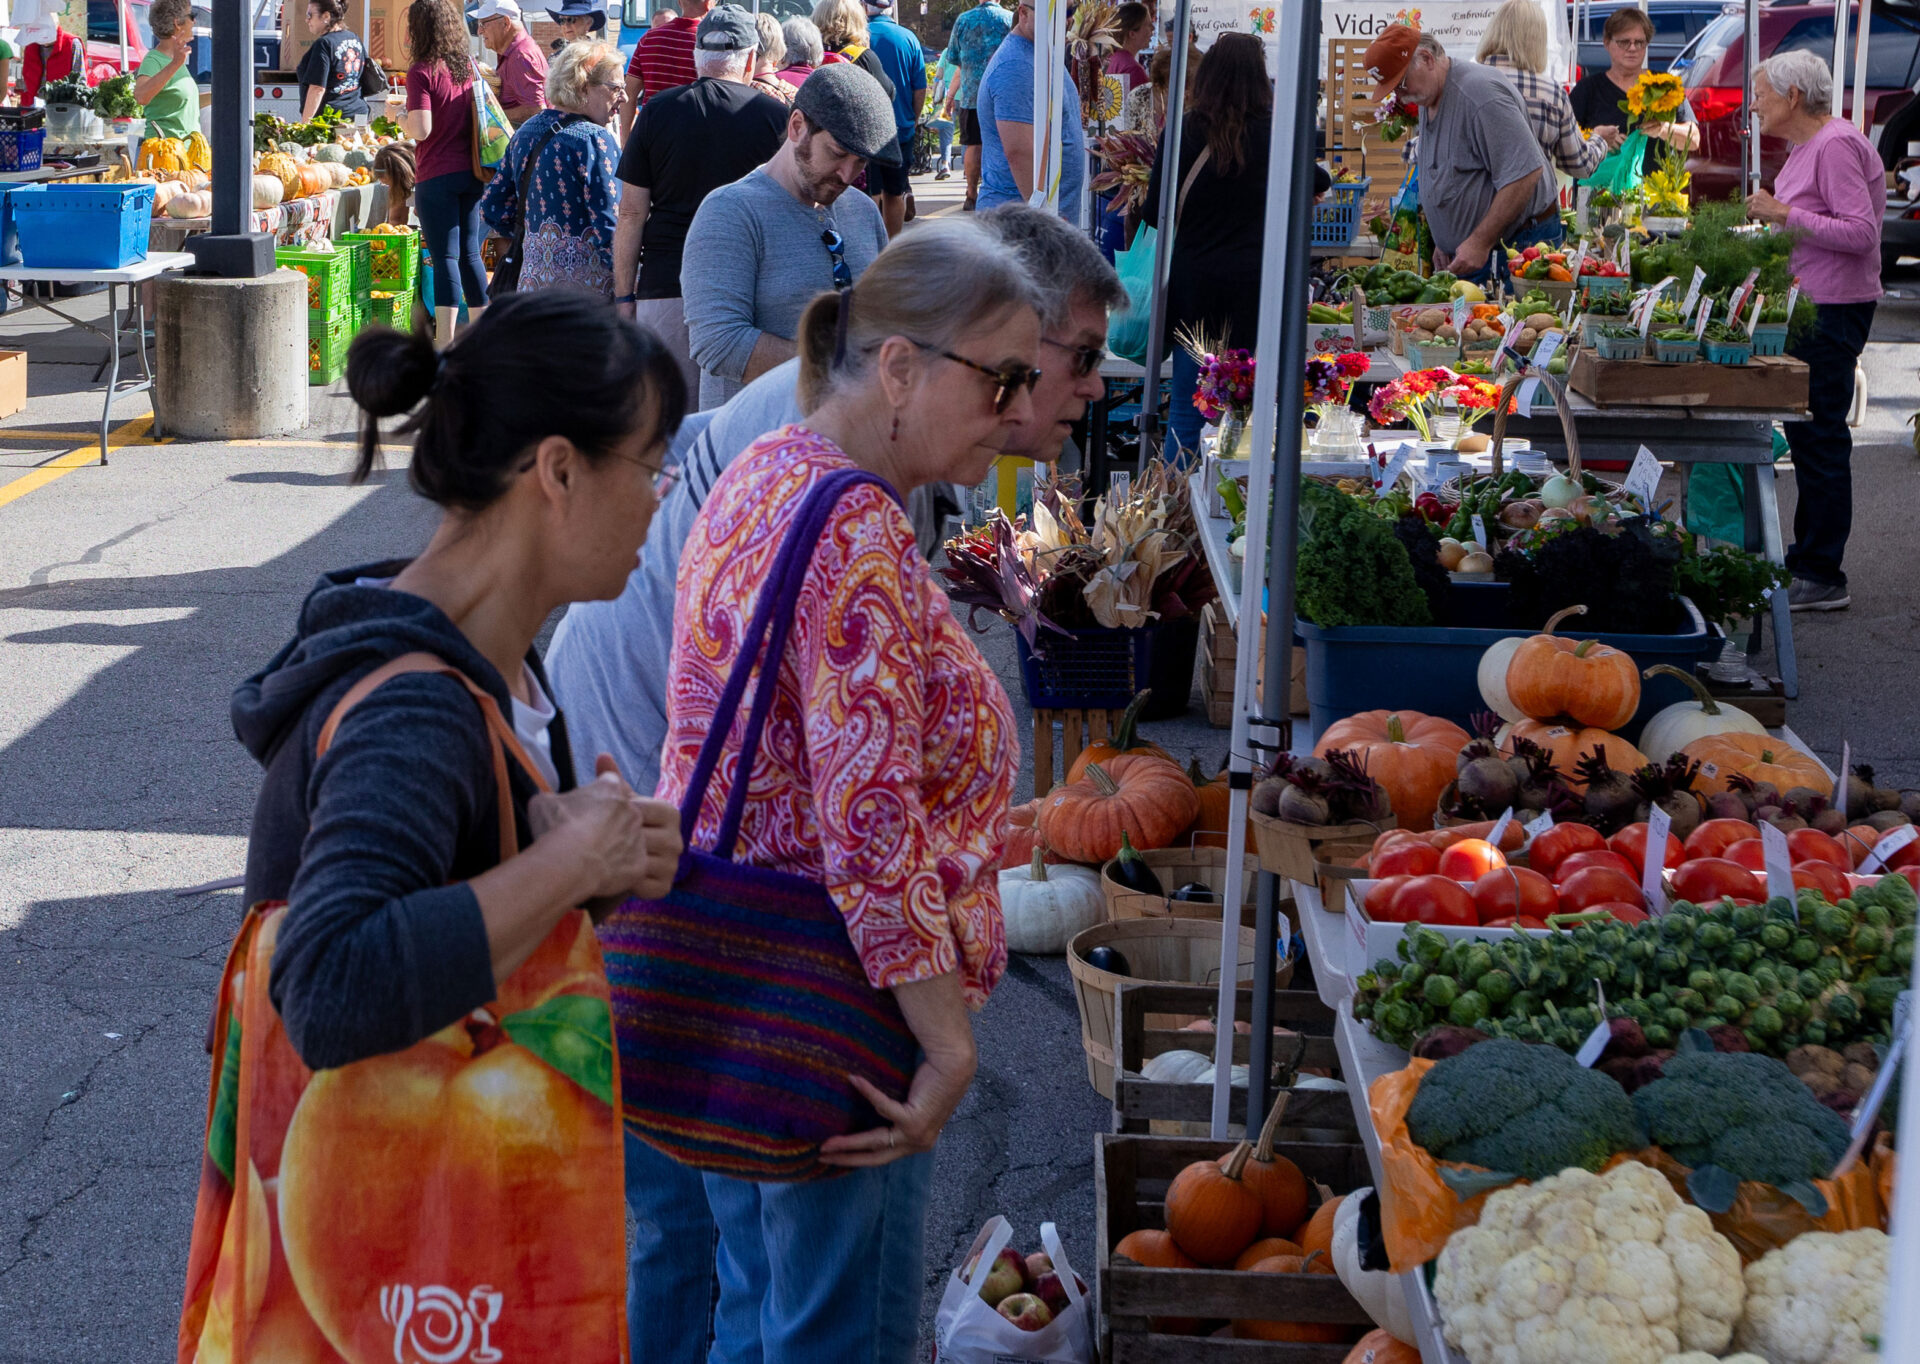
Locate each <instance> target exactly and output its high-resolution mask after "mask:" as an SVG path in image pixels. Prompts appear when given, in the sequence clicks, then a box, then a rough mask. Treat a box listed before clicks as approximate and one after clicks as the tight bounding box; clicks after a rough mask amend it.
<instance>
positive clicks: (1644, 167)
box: [1567, 70, 1693, 175]
mask: <svg viewBox="0 0 1920 1364" xmlns="http://www.w3.org/2000/svg"><path fill="white" fill-rule="evenodd" d="M1567 102H1568V103H1569V104H1571V105H1573V116H1574V118H1575V119H1576V120H1577V121H1578V122H1579V124H1580V126H1581V127H1582V128H1585V129H1587V130H1588V131H1592V130H1593V129H1595V128H1608V127H1612V128H1618V129H1620V131H1621V132H1626V131H1627V125H1628V123H1629V122H1630V121H1631V117H1632V116H1631V115H1630V114H1628V113H1627V111H1626V110H1625V109H1622V108H1621V107H1620V106H1621V105H1622V104H1625V103H1626V102H1627V92H1626V91H1624V90H1622V89H1621V88H1620V87H1619V86H1617V85H1615V84H1614V83H1613V77H1611V76H1609V75H1608V74H1607V73H1606V72H1605V71H1604V70H1600V71H1589V72H1588V73H1587V74H1586V75H1584V76H1582V77H1581V78H1580V82H1579V84H1577V85H1575V86H1574V87H1573V89H1572V90H1570V91H1568V92H1567ZM1673 121H1674V122H1675V123H1691V122H1693V109H1692V107H1691V106H1689V105H1685V104H1683V105H1681V106H1680V112H1679V113H1677V114H1675V115H1674V117H1673ZM1661 145H1662V144H1660V143H1658V142H1655V141H1653V140H1652V139H1651V138H1649V139H1648V140H1647V150H1646V154H1645V155H1644V156H1642V157H1641V158H1640V171H1641V174H1643V175H1644V174H1646V173H1648V172H1650V171H1654V170H1658V169H1659V166H1660V147H1661Z"/></svg>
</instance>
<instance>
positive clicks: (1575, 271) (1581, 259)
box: [1567, 242, 1587, 279]
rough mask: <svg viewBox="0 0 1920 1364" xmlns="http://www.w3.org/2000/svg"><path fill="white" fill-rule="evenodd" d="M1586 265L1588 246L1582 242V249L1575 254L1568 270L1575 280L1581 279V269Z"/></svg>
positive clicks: (1568, 265)
mask: <svg viewBox="0 0 1920 1364" xmlns="http://www.w3.org/2000/svg"><path fill="white" fill-rule="evenodd" d="M1586 263H1587V244H1586V243H1585V242H1582V243H1580V249H1579V250H1578V251H1576V252H1574V253H1573V259H1572V260H1571V261H1570V262H1568V264H1567V270H1568V272H1569V273H1571V274H1572V276H1573V277H1574V278H1575V279H1579V278H1580V267H1581V266H1583V265H1585V264H1586Z"/></svg>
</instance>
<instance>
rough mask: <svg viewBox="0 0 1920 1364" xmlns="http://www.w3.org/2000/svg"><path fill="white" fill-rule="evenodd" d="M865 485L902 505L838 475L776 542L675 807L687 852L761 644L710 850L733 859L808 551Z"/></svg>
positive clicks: (817, 489)
mask: <svg viewBox="0 0 1920 1364" xmlns="http://www.w3.org/2000/svg"><path fill="white" fill-rule="evenodd" d="M862 483H871V484H874V485H875V486H877V487H879V488H881V489H884V490H885V492H886V493H887V495H888V496H889V497H891V498H893V499H894V500H895V501H896V502H898V501H899V500H900V494H899V493H897V492H895V491H894V489H893V487H892V485H891V484H889V483H887V482H886V481H885V480H884V479H881V478H879V477H878V476H876V475H874V474H870V473H867V472H866V471H865V470H862V469H840V470H836V471H835V472H833V473H831V474H828V475H827V476H826V477H825V478H823V479H821V480H820V481H819V482H817V483H815V484H814V485H813V486H812V487H811V488H809V489H808V490H807V494H806V499H805V501H803V502H802V503H801V504H800V510H799V511H798V512H797V513H795V515H794V518H793V523H792V524H791V525H790V526H788V528H787V533H786V537H785V538H784V539H783V540H782V541H781V542H780V552H779V553H778V554H777V555H776V556H775V557H774V561H773V567H772V569H771V570H770V571H769V572H768V574H767V581H766V583H765V584H764V585H763V586H762V587H761V589H760V600H759V602H758V603H757V604H756V605H755V607H754V612H753V619H752V621H751V622H750V623H749V624H748V625H747V630H746V633H745V634H744V635H743V636H741V639H740V653H739V656H738V657H737V658H735V659H734V663H733V671H732V672H731V673H730V674H728V677H727V687H726V690H725V691H723V692H722V693H721V694H720V701H719V704H717V705H716V706H715V707H714V712H713V719H712V721H711V722H710V726H711V727H710V728H709V729H708V730H707V738H706V742H705V743H703V744H702V745H701V746H700V756H699V758H698V760H697V761H696V762H695V763H694V768H693V776H692V778H691V779H690V780H689V781H688V783H687V794H686V799H685V800H684V801H682V802H681V805H680V834H681V837H682V838H683V839H685V840H686V843H687V846H688V847H692V846H693V830H694V826H695V825H696V824H698V823H699V821H700V809H701V807H702V805H704V804H705V802H706V798H707V787H708V786H709V785H710V784H711V783H712V781H713V776H714V773H715V772H716V771H717V770H718V769H719V766H720V755H721V753H722V752H723V751H724V750H725V748H726V743H727V738H728V736H729V735H730V734H732V732H733V722H734V720H735V718H736V717H737V716H738V715H739V713H740V702H741V701H742V700H743V699H744V698H745V697H746V693H747V683H748V682H749V681H750V680H751V678H752V676H753V669H754V665H755V663H756V662H758V661H759V660H760V659H761V657H762V653H761V644H762V642H763V641H764V643H765V645H766V650H765V655H764V657H765V661H764V663H762V664H761V670H760V685H759V686H758V687H757V688H756V689H755V691H754V697H753V709H752V710H751V711H750V712H749V713H748V716H747V731H746V734H745V736H744V737H743V738H742V740H741V747H740V761H739V764H738V765H737V767H736V768H735V773H736V778H735V781H734V784H733V789H732V790H731V791H729V792H728V793H727V806H726V811H725V813H724V814H723V816H722V817H721V821H720V832H719V835H718V837H716V838H715V839H714V845H713V853H714V856H716V857H721V858H726V859H729V860H730V859H731V858H732V857H733V849H734V845H735V843H737V842H738V840H739V837H740V821H741V819H742V817H743V816H744V815H745V813H746V808H747V785H748V781H749V778H750V775H751V773H752V772H753V762H754V758H755V757H756V756H757V755H758V753H759V751H760V735H761V733H762V731H764V730H765V728H766V724H767V714H768V712H769V711H771V710H772V709H773V698H774V694H775V692H777V691H778V690H779V677H780V660H781V658H782V657H783V656H784V655H785V654H786V648H787V637H788V635H789V634H790V633H791V631H792V626H793V617H794V613H795V610H796V609H797V607H798V605H799V601H800V588H801V586H802V585H803V584H804V583H805V582H806V577H807V566H808V564H810V563H811V562H812V561H813V547H814V545H815V544H816V543H818V541H819V539H820V536H821V533H822V532H823V531H824V530H825V529H826V525H827V521H828V519H829V518H830V517H831V516H832V515H833V509H834V507H835V506H836V505H838V503H839V501H840V498H841V497H842V496H843V495H844V494H845V493H846V492H847V490H848V489H850V488H853V487H856V486H858V485H860V484H862Z"/></svg>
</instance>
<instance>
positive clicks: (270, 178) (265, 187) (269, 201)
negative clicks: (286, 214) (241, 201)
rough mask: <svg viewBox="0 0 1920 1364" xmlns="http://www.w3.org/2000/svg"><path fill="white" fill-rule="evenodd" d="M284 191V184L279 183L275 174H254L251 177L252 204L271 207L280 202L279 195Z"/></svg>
mask: <svg viewBox="0 0 1920 1364" xmlns="http://www.w3.org/2000/svg"><path fill="white" fill-rule="evenodd" d="M285 193H286V186H284V185H282V184H281V183H280V177H279V176H277V175H256V176H254V177H253V206H254V207H255V208H272V207H273V206H274V205H275V204H277V203H279V202H280V196H281V195H283V194H285Z"/></svg>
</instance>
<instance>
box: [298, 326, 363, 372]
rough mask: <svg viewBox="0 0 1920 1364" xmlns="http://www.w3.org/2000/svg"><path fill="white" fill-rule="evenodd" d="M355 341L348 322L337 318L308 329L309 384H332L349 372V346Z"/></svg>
mask: <svg viewBox="0 0 1920 1364" xmlns="http://www.w3.org/2000/svg"><path fill="white" fill-rule="evenodd" d="M352 340H353V331H352V329H351V327H350V326H349V323H348V320H347V319H346V318H344V317H342V318H336V319H334V320H333V321H332V322H329V323H328V324H326V325H325V326H317V325H312V326H309V327H308V329H307V382H308V383H310V384H330V383H332V382H333V381H334V380H335V379H338V378H339V377H340V376H341V375H342V374H344V373H346V370H347V345H348V343H349V342H351V341H352Z"/></svg>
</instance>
